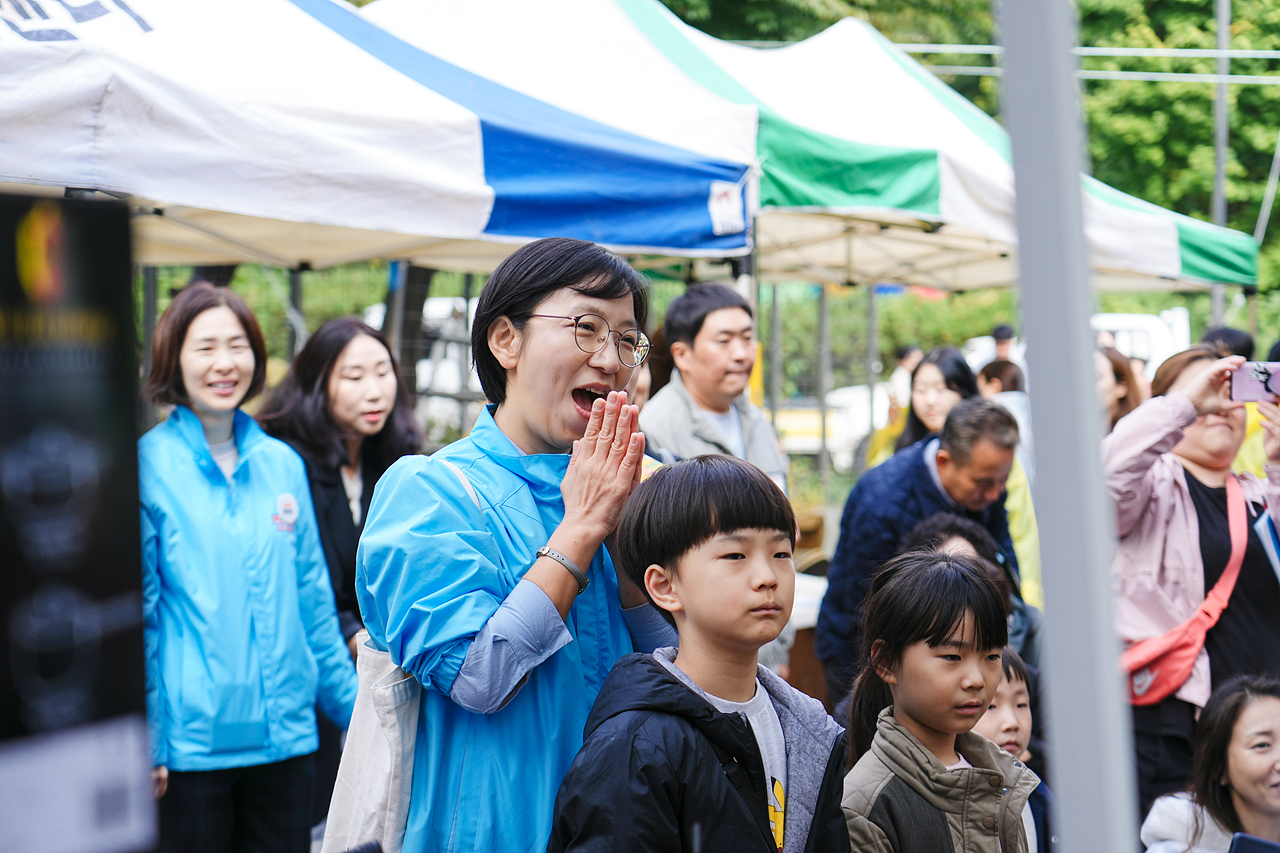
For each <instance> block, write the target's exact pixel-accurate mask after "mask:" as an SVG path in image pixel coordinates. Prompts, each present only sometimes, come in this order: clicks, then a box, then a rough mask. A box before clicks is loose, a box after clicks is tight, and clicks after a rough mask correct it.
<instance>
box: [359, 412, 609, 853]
mask: <svg viewBox="0 0 1280 853" xmlns="http://www.w3.org/2000/svg"><path fill="white" fill-rule="evenodd" d="M442 460H447V461H449V462H450V463H452V464H453V465H455V466H456V467H457V468H458V469H459V470H461V471H462V472H464V476H465V477H466V479H467V481H468V482H469V483H470V484H471V487H472V488H473V489H474V490H475V493H476V498H475V499H474V500H473V499H472V497H471V496H470V495H469V494H468V492H467V490H466V488H465V487H464V486H463V485H462V481H461V480H460V479H459V478H458V476H457V475H456V474H455V473H454V472H453V471H452V470H451V469H450V468H449V467H448V466H446V465H445V464H443V463H442ZM568 466H569V454H567V453H549V454H532V455H525V454H523V453H521V452H520V451H519V450H518V449H517V448H516V446H515V445H514V444H512V443H511V440H510V439H508V438H507V437H506V435H504V434H503V433H502V431H501V430H500V429H499V428H498V425H497V424H496V423H494V420H493V415H492V413H491V412H490V411H489V409H487V408H486V409H485V410H483V411H482V412H481V414H480V417H479V419H478V420H477V421H476V425H475V427H473V428H472V430H471V434H470V435H469V436H468V437H466V438H464V439H462V440H460V441H455V442H454V443H453V444H450V445H449V446H448V447H446V448H444V449H443V450H440V451H439V452H437V453H436V454H435V455H434V456H431V457H426V456H406V457H404V458H402V459H400V460H399V461H398V462H396V463H395V464H393V465H392V466H391V467H390V468H388V469H387V473H386V474H384V475H383V476H382V479H381V480H379V481H378V485H377V488H376V489H374V492H373V503H372V504H371V505H370V507H369V519H368V521H367V522H366V523H365V528H364V533H363V534H362V535H361V537H360V550H359V555H358V557H357V560H356V595H357V597H358V598H359V600H360V612H361V613H362V614H363V616H364V622H365V627H366V628H368V629H369V638H370V642H372V643H373V644H374V645H375V646H377V647H378V648H381V649H385V650H387V651H388V652H390V654H391V659H392V660H393V661H395V663H396V664H397V665H399V666H401V667H403V668H404V669H405V670H407V671H408V672H409V673H411V674H412V675H413V676H414V677H415V678H417V679H418V681H419V682H420V683H421V684H422V686H423V688H424V689H423V693H422V706H421V709H420V712H419V715H418V730H417V741H416V743H415V746H414V757H413V784H412V788H413V795H412V799H411V800H410V804H409V815H408V820H407V826H406V829H405V838H404V850H405V853H410V851H412V853H421V852H422V851H428V850H430V851H449V853H461V852H462V851H466V853H494V851H503V853H508V851H509V853H517V851H518V853H530V851H540V850H544V849H546V844H547V839H548V837H550V835H551V815H552V808H553V806H554V804H555V796H556V791H557V790H558V789H559V787H560V781H561V779H562V778H563V777H564V773H565V771H566V770H567V769H568V768H569V764H570V763H571V762H572V761H573V757H574V756H575V755H576V754H577V752H578V748H579V747H581V746H582V731H583V726H584V725H585V724H586V722H587V715H588V713H589V712H590V710H591V704H592V703H593V702H594V701H595V699H596V695H597V694H598V693H599V692H600V687H601V685H603V684H604V680H605V678H606V677H607V676H608V674H609V670H610V668H611V667H612V666H613V665H614V663H615V662H616V661H617V660H618V659H619V658H621V657H622V656H623V655H626V654H629V653H630V652H631V651H632V639H631V634H630V632H629V630H628V628H627V624H626V620H625V618H624V617H623V615H622V605H621V604H620V603H619V599H618V576H617V574H616V572H615V570H614V567H613V560H612V559H611V558H610V556H609V553H608V551H607V549H605V548H604V547H603V546H601V547H600V549H599V550H597V551H596V554H595V556H594V557H593V558H592V560H591V563H590V565H588V566H584V567H583V568H584V569H585V570H586V573H587V576H588V578H589V579H590V585H589V586H588V587H587V588H586V590H585V591H584V592H583V593H582V594H581V595H579V596H578V597H577V598H576V599H574V602H573V606H572V607H571V608H570V609H569V615H568V617H567V618H566V619H565V622H564V624H565V627H566V628H567V629H568V631H569V633H570V635H571V636H572V637H573V642H570V643H569V644H568V645H565V646H563V647H561V648H559V649H558V650H555V651H554V653H553V654H551V655H550V657H549V658H547V659H546V660H545V661H543V662H542V663H541V664H539V665H537V666H536V667H535V668H534V669H533V670H532V671H530V672H529V673H528V679H527V681H526V682H524V684H523V686H522V687H520V688H519V689H518V690H517V691H516V692H515V694H514V696H512V697H511V698H510V699H509V701H507V702H506V703H505V704H504V705H503V706H502V707H501V708H500V709H498V710H496V711H494V712H493V713H490V714H479V713H473V712H471V711H468V710H467V709H466V708H464V707H462V706H461V705H459V704H457V703H456V702H454V701H453V700H452V699H451V698H450V697H451V691H452V690H453V685H454V682H455V681H456V680H457V678H458V673H459V671H460V670H461V668H462V664H463V662H464V661H465V660H466V656H467V651H468V649H470V648H471V644H472V640H473V639H474V638H475V636H476V634H478V633H479V632H480V631H481V629H483V628H484V626H485V623H487V622H488V621H489V619H490V618H491V617H492V616H493V615H494V613H496V612H497V610H498V608H499V607H500V606H501V605H502V602H503V601H505V600H506V598H507V597H508V596H509V595H511V593H512V592H513V591H514V590H515V587H516V584H518V583H519V582H520V580H521V579H522V578H523V577H524V575H525V572H527V571H528V570H529V567H530V566H532V565H533V563H534V560H536V559H537V557H536V555H535V553H534V552H535V551H537V549H538V548H540V547H542V546H543V545H545V544H546V543H547V540H548V539H549V538H550V537H551V534H552V532H553V531H554V530H555V529H556V527H557V526H558V525H559V524H560V522H561V521H562V520H563V519H564V498H563V497H562V496H561V494H560V481H561V480H563V479H564V475H565V471H566V470H567V468H568ZM537 642H538V643H541V641H540V640H539V641H537ZM536 651H537V653H538V654H542V653H543V652H544V651H545V647H543V646H541V645H539V646H538V648H537V649H536Z"/></svg>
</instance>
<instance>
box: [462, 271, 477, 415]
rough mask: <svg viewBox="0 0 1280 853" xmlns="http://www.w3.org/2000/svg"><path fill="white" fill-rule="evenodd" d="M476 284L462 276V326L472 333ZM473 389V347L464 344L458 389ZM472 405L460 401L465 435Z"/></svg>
mask: <svg viewBox="0 0 1280 853" xmlns="http://www.w3.org/2000/svg"><path fill="white" fill-rule="evenodd" d="M474 284H475V276H474V275H472V274H471V273H466V274H465V275H463V276H462V310H463V312H464V315H463V317H462V325H463V327H464V328H466V330H467V334H470V333H471V288H472V287H473V286H474ZM470 387H471V346H470V345H469V344H462V345H461V346H459V347H458V388H459V390H461V391H467V390H468V389H469V388H470ZM470 420H471V404H469V403H468V402H467V401H466V400H458V429H459V430H460V431H461V433H462V434H463V435H466V434H467V433H468V432H470V431H471V423H470Z"/></svg>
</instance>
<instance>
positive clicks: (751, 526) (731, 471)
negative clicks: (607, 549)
mask: <svg viewBox="0 0 1280 853" xmlns="http://www.w3.org/2000/svg"><path fill="white" fill-rule="evenodd" d="M735 530H779V531H781V532H783V533H785V534H786V536H787V539H788V540H790V542H791V545H792V547H795V543H796V516H795V512H793V511H792V509H791V502H790V501H788V500H787V496H786V495H784V494H783V493H782V489H780V488H778V484H777V483H775V482H774V481H773V480H771V479H769V476H768V475H767V474H765V473H764V472H763V471H761V470H760V469H759V468H757V467H756V466H754V465H752V464H751V463H750V462H745V461H743V460H741V459H737V458H735V457H733V456H718V455H711V454H708V455H706V456H695V457H693V458H692V459H686V460H684V461H683V462H676V463H674V464H672V465H666V466H664V467H662V468H659V469H658V470H657V471H654V472H653V474H651V475H650V476H649V477H648V479H646V480H645V481H644V482H643V483H641V484H640V485H639V486H637V487H636V490H635V491H634V492H632V493H631V497H630V498H628V499H627V503H626V506H624V507H623V508H622V517H621V518H620V519H619V520H618V535H617V544H618V551H617V554H618V563H619V564H620V566H621V568H622V571H623V572H625V573H626V575H627V577H629V578H630V579H631V581H632V582H633V583H635V585H636V586H638V587H640V589H642V590H644V589H645V586H644V573H645V571H646V570H647V569H648V568H649V566H652V565H658V566H662V567H663V568H664V569H666V570H667V571H668V572H671V573H673V574H674V573H675V572H676V569H677V566H678V565H679V563H680V559H681V558H682V557H683V556H684V555H685V554H687V553H689V552H690V551H691V550H693V549H694V548H696V547H698V546H699V545H701V544H702V543H703V542H706V541H707V540H709V539H711V537H713V536H716V535H718V534H721V533H731V532H733V531H735ZM644 594H645V597H646V598H649V591H648V590H645V593H644ZM649 600H650V601H651V602H652V600H653V599H649ZM655 606H657V605H655ZM658 610H659V612H661V613H662V616H663V618H664V619H666V620H667V622H668V623H670V624H671V625H673V626H674V625H675V620H674V619H673V618H672V617H671V614H670V613H668V612H667V611H665V610H663V609H662V608H661V607H659V608H658Z"/></svg>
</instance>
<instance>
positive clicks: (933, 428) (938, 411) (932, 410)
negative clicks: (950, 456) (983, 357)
mask: <svg viewBox="0 0 1280 853" xmlns="http://www.w3.org/2000/svg"><path fill="white" fill-rule="evenodd" d="M976 396H978V381H977V380H976V379H974V377H973V371H972V370H970V369H969V364H968V363H967V362H966V361H965V360H964V356H963V355H962V354H961V353H960V350H958V349H956V348H955V347H934V348H933V349H931V350H929V352H928V353H927V354H926V355H925V357H924V358H922V359H920V363H919V364H917V365H916V369H915V370H913V371H912V372H911V408H909V409H908V410H907V424H906V426H904V427H903V428H902V435H900V436H899V437H898V441H897V443H896V444H895V445H894V449H895V450H901V449H902V448H904V447H910V446H911V445H913V444H915V443H916V442H917V441H919V440H920V439H922V438H924V437H925V436H926V435H929V434H930V433H935V432H940V431H941V430H942V424H943V423H944V422H945V421H946V419H947V414H948V413H949V412H950V411H951V410H952V409H954V408H955V406H956V404H957V403H959V402H960V401H961V400H967V399H969V398H970V397H976Z"/></svg>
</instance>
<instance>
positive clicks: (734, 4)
mask: <svg viewBox="0 0 1280 853" xmlns="http://www.w3.org/2000/svg"><path fill="white" fill-rule="evenodd" d="M663 2H664V3H666V5H667V6H668V7H669V8H670V9H671V11H673V12H675V13H676V14H677V15H679V16H680V17H681V18H683V19H684V20H685V21H687V22H689V23H691V24H693V25H694V26H695V27H698V28H699V29H703V30H705V31H706V32H709V33H711V34H712V35H714V36H715V37H716V38H722V39H728V40H731V41H732V40H747V41H755V40H769V41H798V40H800V39H806V38H808V37H809V36H811V35H815V34H817V33H819V32H821V31H822V30H824V29H826V28H827V27H828V26H830V25H831V24H834V23H835V22H836V21H838V20H840V19H841V18H843V17H845V16H846V15H852V14H854V12H855V10H856V4H854V3H850V2H846V0H663Z"/></svg>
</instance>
